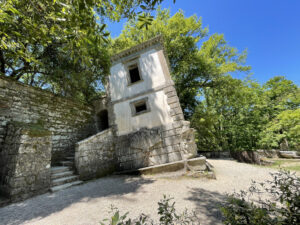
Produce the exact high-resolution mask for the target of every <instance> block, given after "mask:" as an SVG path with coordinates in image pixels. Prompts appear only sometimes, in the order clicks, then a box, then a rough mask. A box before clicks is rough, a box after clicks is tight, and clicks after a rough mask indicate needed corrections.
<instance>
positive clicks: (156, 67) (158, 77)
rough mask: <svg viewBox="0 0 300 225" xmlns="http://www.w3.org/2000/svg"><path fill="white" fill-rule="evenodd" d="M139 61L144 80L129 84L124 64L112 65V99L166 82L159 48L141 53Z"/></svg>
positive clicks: (110, 79) (124, 96) (110, 80)
mask: <svg viewBox="0 0 300 225" xmlns="http://www.w3.org/2000/svg"><path fill="white" fill-rule="evenodd" d="M139 63H140V72H141V76H142V79H143V81H141V82H138V83H136V84H132V85H129V86H128V81H127V74H126V70H125V67H124V65H123V64H122V63H118V64H116V65H113V66H112V67H111V69H110V74H111V75H110V77H109V82H110V94H111V100H112V101H115V100H119V99H122V98H126V97H129V96H132V95H135V94H137V93H141V92H144V91H146V90H149V89H151V88H155V87H158V86H161V85H163V84H165V82H166V79H165V76H164V73H163V70H162V65H161V63H160V61H159V56H158V52H157V50H155V49H152V50H149V51H147V52H145V53H143V54H141V55H140V58H139Z"/></svg>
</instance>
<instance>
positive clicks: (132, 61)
mask: <svg viewBox="0 0 300 225" xmlns="http://www.w3.org/2000/svg"><path fill="white" fill-rule="evenodd" d="M110 74H111V75H110V76H109V82H108V90H107V92H108V93H107V94H108V99H109V102H108V111H109V112H108V114H109V117H110V119H109V121H110V127H112V130H113V134H114V136H115V143H116V144H115V155H116V158H117V162H118V167H119V169H120V170H128V169H136V168H141V167H146V166H151V165H158V164H163V163H168V162H174V161H179V160H183V159H186V158H191V157H194V156H195V155H196V145H195V141H194V130H193V129H191V128H190V126H189V122H188V121H185V120H184V117H183V113H182V109H181V107H180V103H179V99H178V96H177V93H176V90H175V88H174V82H173V81H172V78H171V76H170V69H169V63H168V58H167V55H166V53H165V51H164V47H163V43H162V37H161V36H158V37H155V38H153V39H151V40H149V41H147V42H144V43H142V44H139V45H137V46H134V47H132V48H130V49H128V50H125V51H123V52H120V53H119V54H117V55H115V56H113V57H112V66H111V69H110Z"/></svg>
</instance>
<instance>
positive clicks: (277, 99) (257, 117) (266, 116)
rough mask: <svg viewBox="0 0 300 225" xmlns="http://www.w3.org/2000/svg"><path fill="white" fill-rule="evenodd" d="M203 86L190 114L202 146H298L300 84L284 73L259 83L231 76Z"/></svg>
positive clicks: (254, 147) (232, 147) (219, 147)
mask: <svg viewBox="0 0 300 225" xmlns="http://www.w3.org/2000/svg"><path fill="white" fill-rule="evenodd" d="M219 81H220V82H221V83H222V85H220V86H217V87H213V88H205V89H203V90H202V95H201V100H200V101H199V104H198V105H197V107H196V110H195V113H194V114H193V116H192V118H191V122H192V126H193V127H195V128H196V130H197V140H198V149H199V150H204V151H205V150H252V149H257V148H267V149H270V148H279V145H280V144H281V143H282V142H283V141H285V142H287V143H289V146H290V147H291V148H295V149H297V148H299V143H300V137H299V133H300V132H299V118H300V117H299V109H298V107H299V100H298V99H299V88H297V86H296V85H294V84H293V82H291V81H289V80H286V79H284V78H283V77H274V78H272V79H271V80H270V81H268V82H267V83H266V84H265V85H263V86H260V85H259V84H258V83H256V82H254V81H252V80H246V81H241V80H240V79H234V78H232V77H231V76H223V77H222V78H220V79H219Z"/></svg>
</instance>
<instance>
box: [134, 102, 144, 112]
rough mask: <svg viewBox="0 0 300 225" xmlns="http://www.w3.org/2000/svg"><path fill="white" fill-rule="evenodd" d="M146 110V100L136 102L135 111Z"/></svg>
mask: <svg viewBox="0 0 300 225" xmlns="http://www.w3.org/2000/svg"><path fill="white" fill-rule="evenodd" d="M146 110H147V106H146V102H143V103H141V104H138V105H136V106H135V112H136V113H140V112H143V111H146Z"/></svg>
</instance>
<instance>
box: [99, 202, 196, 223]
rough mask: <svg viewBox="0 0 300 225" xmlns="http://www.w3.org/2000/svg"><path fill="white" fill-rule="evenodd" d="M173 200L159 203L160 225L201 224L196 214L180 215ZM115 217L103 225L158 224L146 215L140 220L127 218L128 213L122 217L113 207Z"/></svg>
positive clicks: (142, 215) (185, 212)
mask: <svg viewBox="0 0 300 225" xmlns="http://www.w3.org/2000/svg"><path fill="white" fill-rule="evenodd" d="M171 200H172V198H168V197H166V196H164V198H163V199H162V200H160V201H159V202H158V212H157V214H158V215H159V223H158V224H160V225H173V224H178V225H179V224H195V225H196V224H200V222H198V221H199V219H198V218H197V216H196V215H195V213H194V212H193V213H189V212H188V211H187V210H185V211H184V212H183V213H181V214H180V215H178V214H177V213H176V209H175V202H171ZM112 212H113V216H112V217H111V218H110V219H105V220H104V221H103V222H102V223H101V225H105V224H109V225H153V224H157V223H154V221H153V220H152V219H151V218H150V217H148V216H147V215H145V214H141V215H140V216H139V217H138V218H135V219H130V218H127V215H128V212H127V213H125V214H124V215H120V212H119V210H118V209H117V208H113V207H112Z"/></svg>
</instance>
